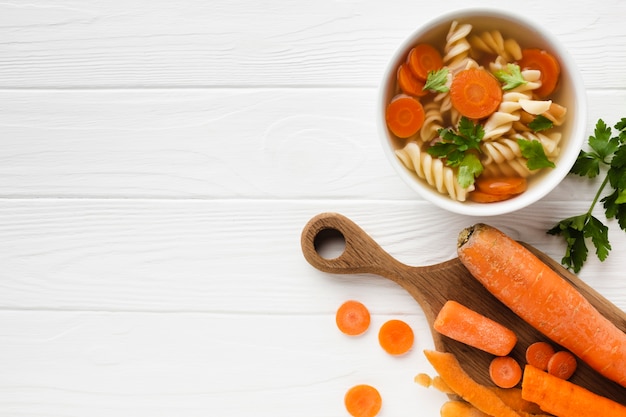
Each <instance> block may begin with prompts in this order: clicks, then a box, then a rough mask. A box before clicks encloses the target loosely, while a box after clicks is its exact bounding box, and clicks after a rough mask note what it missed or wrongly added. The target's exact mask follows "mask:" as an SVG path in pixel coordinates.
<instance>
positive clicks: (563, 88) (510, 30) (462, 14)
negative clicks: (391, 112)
mask: <svg viewBox="0 0 626 417" xmlns="http://www.w3.org/2000/svg"><path fill="white" fill-rule="evenodd" d="M454 20H457V21H459V22H460V23H470V24H471V25H472V26H473V29H472V33H476V34H478V33H481V32H482V31H484V30H494V29H497V30H499V31H500V32H501V33H502V35H503V37H504V38H505V39H506V38H513V39H515V40H517V41H518V43H519V44H520V46H521V47H522V48H524V47H533V48H541V49H545V50H547V51H549V52H551V53H552V54H553V55H554V56H555V57H556V58H557V60H558V61H559V63H560V66H561V79H560V85H559V87H558V89H557V91H556V92H555V94H554V95H553V96H552V98H553V99H554V101H555V102H557V103H559V104H561V105H563V106H565V107H567V116H566V119H567V120H566V122H565V123H563V125H562V126H559V127H558V129H560V131H561V132H562V139H561V143H560V146H561V151H560V154H559V156H558V159H557V160H556V161H555V164H556V168H553V169H544V170H542V171H541V172H540V173H538V174H535V175H532V176H531V177H529V179H528V189H527V190H526V191H525V192H523V193H522V194H520V195H518V196H516V197H514V198H512V199H509V200H505V201H501V202H495V203H474V202H471V201H464V202H459V201H455V200H453V199H451V198H450V197H449V196H447V195H444V194H441V193H439V192H437V191H436V190H435V189H434V188H432V187H431V186H430V185H428V184H427V183H426V182H425V181H424V180H422V179H420V178H419V177H418V176H417V175H416V174H415V173H414V172H413V171H411V170H409V169H407V168H406V167H405V166H404V165H403V164H402V162H401V161H400V160H399V158H398V157H397V155H396V154H395V150H396V149H399V148H401V147H402V146H403V145H404V143H405V142H404V140H398V138H396V137H395V136H394V135H393V134H391V133H390V132H389V130H388V128H387V125H386V121H385V109H386V107H387V104H388V103H389V101H390V100H391V99H392V98H393V96H395V94H396V90H395V88H396V87H395V85H396V74H397V69H398V66H399V65H400V64H401V63H402V62H404V61H405V60H406V57H407V55H408V52H409V51H410V49H411V48H412V47H413V46H415V45H416V44H418V43H421V42H429V43H434V44H438V45H443V44H444V43H445V38H446V34H447V33H448V30H449V29H450V25H451V23H452V22H453V21H454ZM586 103H587V99H586V93H585V88H584V85H583V82H582V77H581V75H580V73H579V70H578V69H577V67H576V65H575V63H574V61H573V60H572V58H571V57H570V55H569V53H568V52H567V51H566V50H565V49H564V47H563V46H562V45H561V44H560V43H559V42H558V40H557V39H555V37H554V36H553V35H552V34H550V33H549V31H548V30H546V29H544V28H542V27H539V26H537V25H535V24H534V23H532V22H529V21H527V20H526V19H523V18H520V17H519V16H515V15H511V14H507V13H504V12H501V11H494V10H486V9H467V10H461V11H456V12H451V13H448V14H446V15H443V16H440V17H439V18H436V19H434V20H432V21H430V22H429V23H427V24H425V25H424V26H422V27H420V28H419V29H417V30H416V31H415V32H414V33H413V34H412V35H411V36H409V37H408V39H406V40H405V41H404V42H403V43H402V45H401V46H400V47H399V49H398V50H397V51H396V52H395V54H394V55H393V56H392V58H391V60H390V62H389V64H388V66H387V68H386V70H385V74H384V77H383V80H382V84H381V87H380V94H379V97H378V104H377V109H378V110H377V113H378V114H377V119H378V120H377V123H378V127H379V131H380V138H381V140H382V146H383V149H384V152H385V154H386V156H387V158H388V160H389V161H390V163H391V164H392V166H393V167H394V169H395V170H396V172H397V173H398V174H399V176H400V178H402V180H404V181H405V182H406V183H407V184H408V185H409V186H410V187H411V188H412V189H413V190H415V191H416V192H417V193H418V194H419V195H420V196H422V197H423V198H425V199H426V200H428V201H430V202H432V203H434V204H436V205H437V206H439V207H441V208H443V209H446V210H448V211H451V212H455V213H460V214H465V215H472V216H494V215H500V214H505V213H510V212H513V211H515V210H519V209H521V208H523V207H526V206H528V205H530V204H532V203H535V202H536V201H538V200H540V199H541V198H543V197H544V196H546V195H547V194H548V193H550V192H551V191H552V190H553V189H554V188H555V187H556V186H557V185H558V184H559V183H560V182H561V181H562V180H563V178H564V177H565V176H566V175H567V173H568V172H569V170H570V168H571V167H572V165H573V164H574V162H575V161H576V157H577V156H578V153H579V151H580V149H581V148H582V146H583V144H584V141H585V129H586V120H587V107H586V106H587V104H586Z"/></svg>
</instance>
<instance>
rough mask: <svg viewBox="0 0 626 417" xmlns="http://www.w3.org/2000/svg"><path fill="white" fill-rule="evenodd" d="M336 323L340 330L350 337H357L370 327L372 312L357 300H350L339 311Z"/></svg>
mask: <svg viewBox="0 0 626 417" xmlns="http://www.w3.org/2000/svg"><path fill="white" fill-rule="evenodd" d="M335 322H336V323H337V327H338V328H339V330H340V331H341V332H342V333H344V334H347V335H348V336H357V335H360V334H362V333H365V331H366V330H367V329H368V327H369V325H370V312H369V310H368V309H367V307H365V305H363V303H360V302H359V301H356V300H348V301H346V302H345V303H343V304H342V305H341V306H339V308H338V309H337V313H336V314H335Z"/></svg>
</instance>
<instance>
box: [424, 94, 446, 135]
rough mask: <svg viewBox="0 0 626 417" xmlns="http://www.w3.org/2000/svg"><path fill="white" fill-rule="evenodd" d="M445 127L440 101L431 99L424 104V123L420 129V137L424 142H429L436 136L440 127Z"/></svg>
mask: <svg viewBox="0 0 626 417" xmlns="http://www.w3.org/2000/svg"><path fill="white" fill-rule="evenodd" d="M442 128H443V114H442V113H441V108H440V106H439V104H438V103H436V102H434V101H429V102H428V103H426V104H424V124H423V125H422V128H421V129H420V138H421V140H422V142H428V141H430V140H432V139H434V138H436V137H437V136H438V134H439V129H442Z"/></svg>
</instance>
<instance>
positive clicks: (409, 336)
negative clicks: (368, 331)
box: [378, 319, 415, 355]
mask: <svg viewBox="0 0 626 417" xmlns="http://www.w3.org/2000/svg"><path fill="white" fill-rule="evenodd" d="M414 339H415V335H414V334H413V329H411V326H409V325H408V324H407V323H405V322H404V321H402V320H397V319H394V320H388V321H386V322H385V323H384V324H383V325H382V326H381V327H380V330H379V331H378V342H379V344H380V346H381V347H382V348H383V349H384V350H385V352H387V353H389V354H390V355H403V354H405V353H407V352H408V351H409V350H411V348H412V347H413V341H414Z"/></svg>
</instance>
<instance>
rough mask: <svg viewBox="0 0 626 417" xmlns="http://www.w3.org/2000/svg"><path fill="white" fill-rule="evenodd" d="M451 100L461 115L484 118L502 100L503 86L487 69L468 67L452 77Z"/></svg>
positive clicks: (494, 109)
mask: <svg viewBox="0 0 626 417" xmlns="http://www.w3.org/2000/svg"><path fill="white" fill-rule="evenodd" d="M450 101H451V103H452V106H454V108H455V109H456V110H458V112H459V113H461V115H463V116H466V117H468V118H470V119H482V118H485V117H487V116H489V115H490V114H492V113H493V112H494V111H496V109H497V108H498V106H499V105H500V103H501V102H502V87H501V86H500V82H499V81H498V80H497V79H496V77H494V76H493V75H492V74H491V73H490V72H488V71H487V70H484V69H482V68H468V69H465V70H462V71H459V72H458V73H457V74H456V75H455V76H454V78H453V79H452V84H451V85H450Z"/></svg>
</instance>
